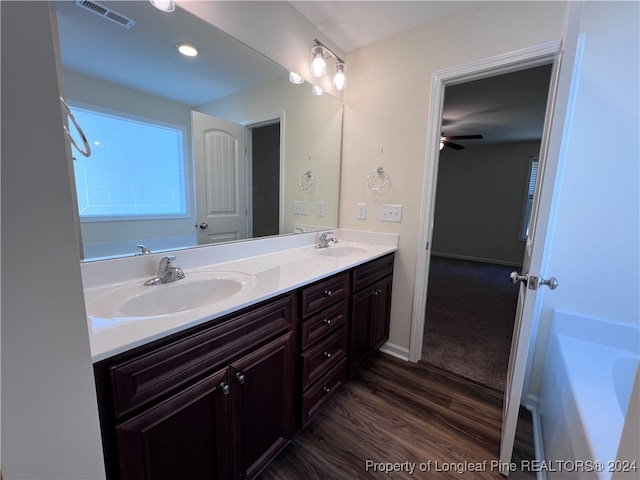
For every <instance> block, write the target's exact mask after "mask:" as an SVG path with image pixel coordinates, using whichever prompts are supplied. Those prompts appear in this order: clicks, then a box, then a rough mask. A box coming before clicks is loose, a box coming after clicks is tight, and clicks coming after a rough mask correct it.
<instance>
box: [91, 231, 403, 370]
mask: <svg viewBox="0 0 640 480" xmlns="http://www.w3.org/2000/svg"><path fill="white" fill-rule="evenodd" d="M317 236H318V234H317V233H309V234H299V235H290V236H287V237H278V238H268V239H258V240H250V241H246V242H239V243H234V244H228V245H214V246H206V247H199V248H195V249H189V250H183V251H176V252H163V253H162V254H154V255H145V256H144V257H141V256H138V257H129V258H123V259H115V260H106V261H100V262H88V263H85V264H83V265H82V274H83V282H84V285H85V299H86V300H87V302H86V303H87V305H88V308H87V310H88V312H87V313H88V315H87V319H88V323H89V339H90V344H91V355H92V360H93V361H94V362H97V361H100V360H103V359H105V358H108V357H111V356H113V355H116V354H118V353H122V352H125V351H127V350H130V349H132V348H135V347H138V346H140V345H143V344H145V343H148V342H151V341H153V340H157V339H159V338H162V337H165V336H167V335H170V334H173V333H176V332H180V331H182V330H185V329H187V328H190V327H193V326H196V325H200V324H202V323H205V322H207V321H209V320H212V319H215V318H218V317H221V316H223V315H226V314H228V313H231V312H233V311H236V310H239V309H241V308H244V307H247V306H250V305H253V304H256V303H258V302H261V301H263V300H267V299H269V298H272V297H275V296H277V295H279V294H282V293H285V292H288V291H291V290H294V289H296V288H298V287H301V286H303V285H306V284H309V283H312V282H315V281H317V280H320V279H322V278H326V277H328V276H330V275H333V274H335V273H338V272H341V271H344V270H348V269H350V268H352V267H354V266H356V265H360V264H362V263H366V262H368V261H370V260H372V259H374V258H378V257H381V256H383V255H386V254H388V253H391V252H393V251H395V250H397V245H398V236H397V235H394V234H381V233H373V232H360V231H353V230H335V235H334V236H335V237H336V238H338V239H339V243H338V244H336V245H335V246H334V245H333V244H332V245H331V246H329V247H328V248H329V249H331V248H332V247H334V248H343V247H347V246H358V247H363V248H366V253H363V254H361V255H354V256H343V257H330V256H324V255H321V254H320V253H319V250H318V249H316V248H315V243H316V239H317ZM167 254H172V255H175V256H176V260H175V262H174V264H175V266H177V267H180V268H182V269H183V270H184V272H185V274H186V277H187V278H189V275H190V274H194V273H197V272H227V273H230V272H241V273H243V274H247V275H249V276H250V282H249V284H248V285H247V286H246V287H245V288H244V289H243V290H241V291H240V292H239V293H236V294H235V295H233V296H231V297H230V298H226V299H224V300H221V301H218V302H216V303H214V304H212V305H208V306H206V307H201V308H194V309H191V310H186V311H182V312H178V313H174V314H172V315H166V316H160V317H152V318H119V319H109V318H99V317H96V316H92V312H91V311H90V310H91V308H90V305H91V299H92V298H95V297H96V296H98V295H100V294H102V293H104V292H107V291H109V290H113V289H114V288H116V287H118V286H119V285H122V284H123V283H124V282H132V281H140V282H141V283H143V282H144V281H145V280H147V279H149V278H151V277H153V276H154V275H155V268H156V267H157V264H158V261H159V259H160V258H162V256H164V255H167ZM212 259H216V260H213V261H212ZM178 282H180V280H179V281H178ZM176 284H177V282H176ZM171 285H172V284H166V285H160V286H154V287H145V288H158V287H159V288H171Z"/></svg>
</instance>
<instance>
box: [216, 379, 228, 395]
mask: <svg viewBox="0 0 640 480" xmlns="http://www.w3.org/2000/svg"><path fill="white" fill-rule="evenodd" d="M218 389H219V390H220V392H222V394H223V395H229V392H230V391H231V387H229V385H228V384H226V383H224V382H222V383H221V384H220V385H218Z"/></svg>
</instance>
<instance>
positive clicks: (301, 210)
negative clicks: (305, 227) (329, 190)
mask: <svg viewBox="0 0 640 480" xmlns="http://www.w3.org/2000/svg"><path fill="white" fill-rule="evenodd" d="M293 214H294V215H306V214H307V202H306V201H304V200H294V201H293Z"/></svg>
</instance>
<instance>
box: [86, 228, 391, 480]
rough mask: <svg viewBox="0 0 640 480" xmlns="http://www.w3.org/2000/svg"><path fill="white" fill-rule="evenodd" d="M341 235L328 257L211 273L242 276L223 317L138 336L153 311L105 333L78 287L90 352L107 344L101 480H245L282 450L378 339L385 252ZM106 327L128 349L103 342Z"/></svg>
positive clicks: (293, 256) (278, 259)
mask: <svg viewBox="0 0 640 480" xmlns="http://www.w3.org/2000/svg"><path fill="white" fill-rule="evenodd" d="M307 236H308V238H309V239H312V238H314V237H315V236H314V235H311V234H309V235H307ZM348 236H349V235H348V233H346V232H342V235H341V237H342V238H340V237H339V238H340V243H338V244H337V245H335V246H330V247H328V248H327V249H326V252H322V251H320V249H315V248H314V246H313V244H311V245H305V246H303V247H296V248H292V249H285V250H282V251H277V252H272V253H268V254H265V255H260V256H255V257H250V258H238V259H237V260H233V261H230V262H222V263H221V264H216V265H209V266H208V267H207V268H209V269H210V270H211V271H213V270H215V269H216V268H217V269H219V270H220V271H225V272H230V271H236V270H238V269H242V271H243V272H248V273H249V274H250V275H251V276H252V277H253V278H254V281H253V282H249V283H247V287H246V288H244V292H245V293H240V294H235V298H236V307H235V308H234V307H233V306H230V305H231V304H229V305H227V304H224V306H223V307H220V305H219V304H220V302H217V305H218V306H217V307H216V306H211V311H212V313H211V314H210V316H209V318H206V316H205V317H201V316H202V313H201V312H200V313H198V314H197V315H198V318H197V319H193V318H191V317H189V316H188V315H186V316H185V315H183V317H184V318H182V320H180V326H179V327H175V326H174V327H173V328H167V332H169V333H167V334H166V335H162V334H158V333H154V334H153V336H154V338H153V339H152V340H150V341H147V340H146V339H145V338H144V337H143V334H141V333H140V332H141V331H143V330H144V322H148V323H158V322H160V323H162V322H166V321H167V319H166V318H165V316H160V317H161V318H160V317H159V318H156V319H155V320H154V319H143V320H140V319H135V320H134V319H129V320H125V319H122V318H121V319H117V321H116V322H115V323H113V324H111V325H109V326H107V327H105V326H104V324H103V323H101V322H99V321H97V320H99V319H96V318H92V317H91V311H92V308H93V307H92V305H95V304H96V303H95V299H96V298H97V297H99V296H100V294H96V292H95V291H93V292H92V291H91V290H92V289H88V292H87V294H86V297H87V299H88V300H87V305H88V306H87V309H88V312H89V318H90V322H92V324H93V325H94V326H96V327H97V328H95V329H94V330H93V331H92V333H91V336H92V337H98V338H92V341H93V345H95V346H96V347H99V346H100V347H103V348H104V347H105V346H106V343H100V341H99V340H100V338H99V337H100V336H101V335H110V336H109V337H108V338H109V341H110V342H111V344H110V351H109V352H103V353H100V354H98V356H100V357H102V358H98V359H96V358H94V360H95V363H94V371H95V377H96V386H97V392H98V399H99V413H100V421H101V429H102V436H103V445H104V454H105V462H106V468H107V477H108V478H109V479H136V480H139V479H165V478H166V479H175V478H189V479H199V478H224V479H226V478H253V477H255V476H256V475H257V474H258V473H259V472H260V471H261V470H262V469H263V468H264V467H265V466H266V465H267V464H268V463H269V461H270V460H271V459H273V458H274V457H275V456H276V455H277V454H278V453H279V452H280V451H281V450H282V449H283V448H284V447H285V446H286V445H287V443H288V441H289V440H290V439H291V438H292V437H293V435H294V434H295V432H296V430H297V429H299V428H302V427H303V426H304V425H305V424H307V423H308V422H309V421H310V420H311V419H312V418H313V416H314V415H315V414H316V413H317V412H318V411H319V410H320V409H321V408H322V406H323V405H325V404H326V402H327V401H328V400H329V399H330V398H332V397H333V395H335V394H337V393H338V392H339V390H340V387H341V386H342V385H343V384H344V383H345V382H347V380H348V378H349V376H350V375H353V374H354V373H355V372H356V371H357V369H358V368H359V367H360V366H361V365H362V364H363V363H364V362H365V361H366V359H367V358H368V357H369V356H370V355H371V354H372V353H373V352H374V351H375V350H377V349H378V348H379V347H380V346H381V345H382V344H383V343H384V342H385V341H386V340H387V339H388V336H389V313H390V306H391V302H390V300H391V283H392V275H393V261H394V251H395V248H396V247H395V245H393V242H390V243H391V244H390V245H380V244H372V243H368V244H367V243H364V242H361V241H360V242H357V243H354V242H349V241H348V240H347V241H345V240H343V238H344V237H348ZM300 237H301V238H299V239H297V241H301V240H303V239H302V237H304V235H303V236H300ZM396 241H397V238H396ZM345 245H346V246H345ZM217 248H220V247H217ZM236 248H237V247H236ZM332 249H333V250H332ZM323 250H325V249H323ZM203 252H204V250H203V251H201V252H200V253H201V254H202V253H203ZM177 256H178V260H176V263H177V264H178V263H179V261H180V256H179V253H178V255H177ZM184 256H188V254H187V255H184ZM283 259H288V260H287V261H288V262H289V263H283ZM136 260H137V261H138V262H140V261H142V260H140V259H136ZM187 260H188V259H187ZM272 265H278V266H277V267H273V266H272ZM251 266H253V268H254V270H253V271H251V268H250V267H251ZM95 268H100V267H95ZM105 268H108V265H107V266H106V267H105ZM273 268H276V270H277V275H274V272H273ZM320 271H322V273H320ZM305 272H306V273H305ZM102 273H104V272H102ZM185 273H186V278H187V279H188V278H189V274H190V270H189V269H188V268H187V269H185ZM89 276H93V277H94V278H95V277H96V273H95V272H92V273H91V274H90V275H89ZM106 276H107V277H108V275H106ZM180 281H183V280H180ZM176 285H177V282H176ZM95 288H96V287H94V288H93V290H95ZM101 288H102V287H100V288H99V290H100V289H101ZM114 288H115V289H117V288H118V287H117V286H116V287H112V288H111V290H112V291H113V290H114ZM147 288H156V287H155V286H154V287H147ZM168 288H171V286H168ZM168 288H167V292H169V290H168ZM232 297H233V295H232ZM251 298H253V299H254V300H253V301H252V300H251ZM232 300H233V298H230V299H229V302H231V301H232ZM225 301H226V300H222V302H225ZM216 308H217V311H216ZM173 316H174V317H175V316H177V317H180V314H177V315H173ZM185 319H188V320H185ZM103 320H104V319H103ZM141 322H142V323H141ZM133 324H135V328H132V325H133ZM127 326H128V328H125V327H127ZM150 327H151V325H150ZM118 329H122V332H121V335H122V336H123V338H122V340H123V343H124V344H125V345H127V346H123V347H116V345H115V343H113V342H114V341H115V339H116V338H117V336H116V335H115V333H114V332H115V331H117V330H118ZM133 332H136V333H137V336H138V338H136V340H135V341H134V342H133V344H138V345H136V346H133V347H131V348H129V345H131V342H129V343H127V341H125V339H124V337H126V336H127V335H129V337H131V336H135V335H134V333H133ZM103 340H104V339H103ZM129 340H131V338H129ZM107 343H108V342H107ZM112 352H114V353H113V354H112Z"/></svg>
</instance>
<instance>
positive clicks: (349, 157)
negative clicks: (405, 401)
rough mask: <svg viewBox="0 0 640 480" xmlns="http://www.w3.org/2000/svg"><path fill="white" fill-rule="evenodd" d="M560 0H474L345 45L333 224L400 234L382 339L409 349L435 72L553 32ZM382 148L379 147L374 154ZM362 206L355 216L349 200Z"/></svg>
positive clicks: (522, 45) (549, 38)
mask: <svg viewBox="0 0 640 480" xmlns="http://www.w3.org/2000/svg"><path fill="white" fill-rule="evenodd" d="M564 8H565V4H564V3H563V2H495V3H494V2H478V4H477V5H473V6H472V7H470V8H468V9H465V10H461V11H458V12H455V13H452V14H450V15H447V16H445V17H442V18H439V19H437V20H435V21H433V22H430V23H428V24H426V25H424V26H421V27H418V28H415V29H413V30H410V31H408V32H405V33H401V34H399V35H395V36H393V37H390V38H388V39H385V40H382V41H380V42H376V43H374V44H372V45H370V46H367V47H363V48H361V49H358V50H355V51H353V52H350V53H349V54H348V55H347V59H346V61H347V64H348V65H349V72H350V74H349V88H348V89H347V90H346V91H345V114H344V134H343V155H342V158H343V161H342V179H341V191H340V214H339V218H340V226H341V227H343V228H352V229H362V230H374V231H383V232H389V233H398V234H400V245H399V250H398V254H397V257H396V259H397V260H396V266H395V275H394V285H393V302H392V312H391V319H392V320H391V336H390V342H391V343H393V344H395V345H397V346H399V348H400V350H402V349H404V350H405V351H406V352H407V354H408V348H409V343H410V334H411V315H412V305H413V291H414V283H415V269H416V259H417V249H418V238H419V224H420V213H421V212H420V209H421V198H422V190H423V188H424V185H423V179H424V177H425V175H424V171H425V156H426V149H427V145H426V137H427V117H428V112H429V109H430V108H438V106H434V105H429V95H430V89H431V76H432V73H433V72H434V71H437V70H441V69H444V68H451V67H455V66H459V65H464V64H466V63H469V62H472V61H476V60H479V59H482V58H488V57H492V56H495V55H499V54H502V53H507V52H512V51H516V50H519V49H522V48H526V47H530V46H534V45H539V44H543V43H546V42H549V41H553V40H557V39H558V38H559V37H560V35H561V28H562V20H563V16H564ZM381 150H383V153H381ZM379 166H383V167H384V169H385V171H387V172H388V173H389V176H390V177H391V188H390V190H389V191H388V192H386V193H384V194H383V195H375V194H373V192H371V191H369V190H368V189H367V187H366V182H365V179H366V176H367V174H368V173H369V172H370V171H371V170H373V169H375V168H376V167H379ZM358 202H366V203H368V205H369V207H368V208H369V215H368V218H367V220H365V221H363V220H356V216H355V211H356V203H358ZM381 203H395V204H402V205H404V210H403V221H402V223H400V224H398V223H386V222H384V223H383V222H380V221H378V215H377V208H378V205H379V204H381Z"/></svg>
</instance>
